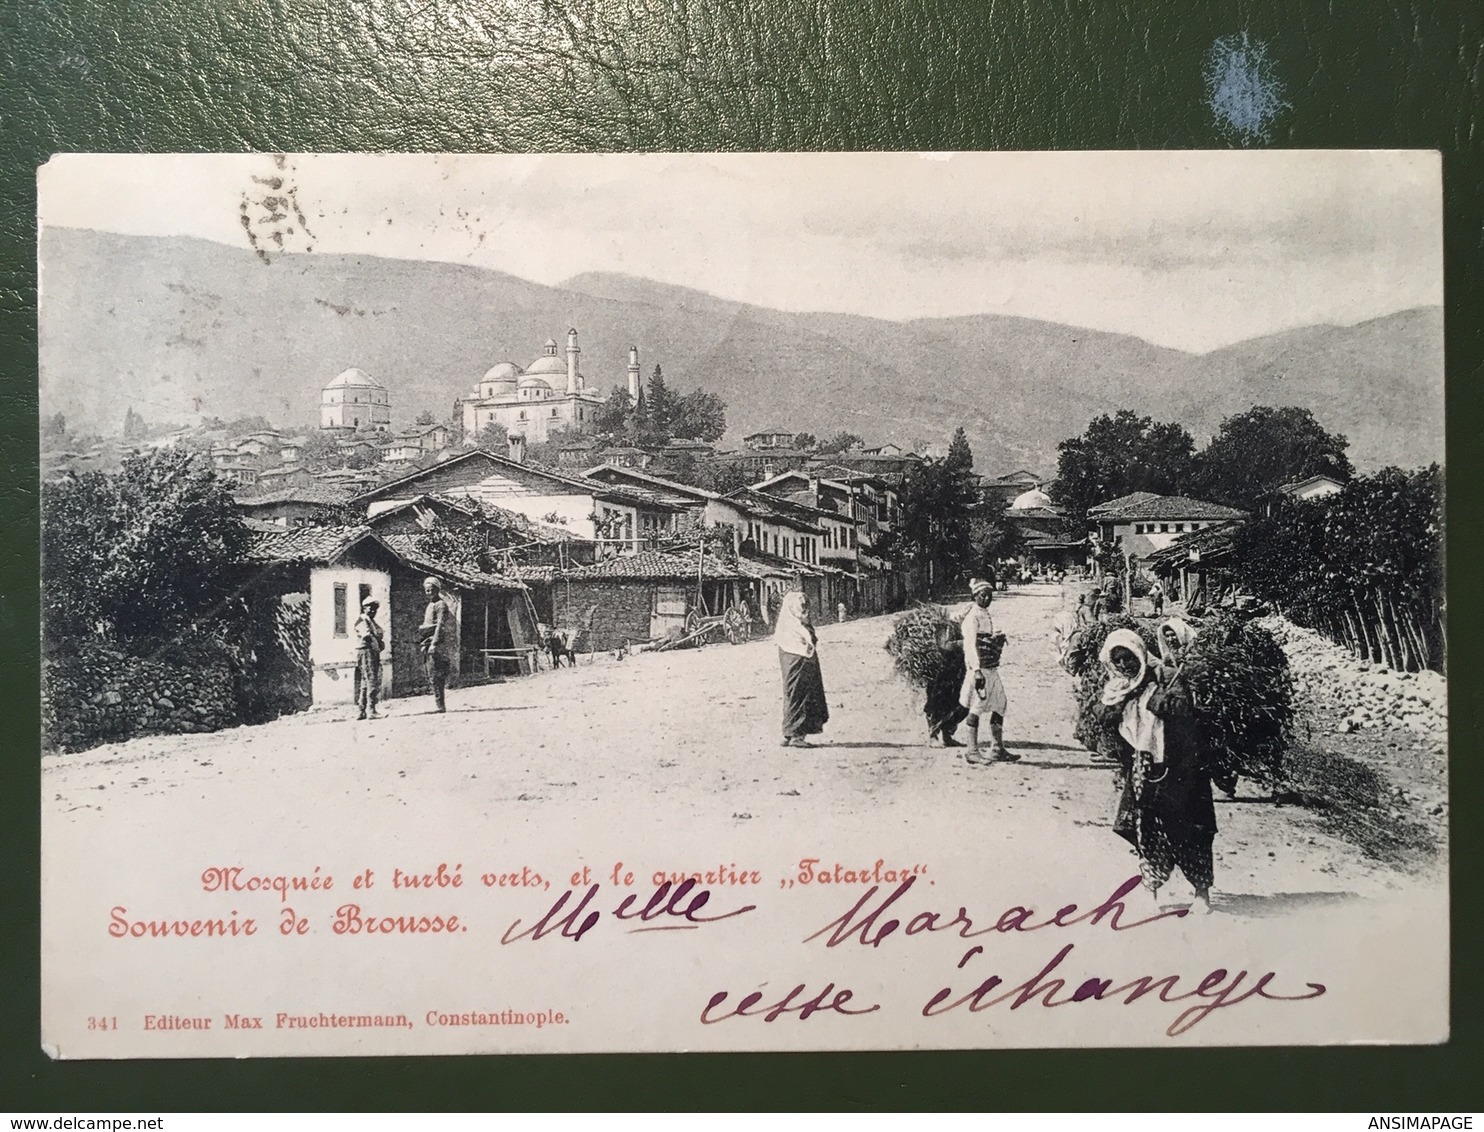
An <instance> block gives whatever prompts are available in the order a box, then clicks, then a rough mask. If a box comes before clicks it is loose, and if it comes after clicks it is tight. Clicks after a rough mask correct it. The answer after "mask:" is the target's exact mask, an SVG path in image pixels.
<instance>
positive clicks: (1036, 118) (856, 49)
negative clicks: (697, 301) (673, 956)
mask: <svg viewBox="0 0 1484 1132" xmlns="http://www.w3.org/2000/svg"><path fill="white" fill-rule="evenodd" d="M1243 32H1246V33H1247V34H1248V36H1249V37H1250V39H1251V40H1252V41H1256V42H1261V43H1263V44H1265V45H1266V50H1267V57H1268V59H1269V61H1270V64H1271V68H1272V72H1273V74H1274V75H1276V76H1277V78H1278V79H1280V80H1281V82H1282V83H1283V86H1284V100H1285V101H1286V103H1287V107H1286V108H1285V109H1283V110H1282V111H1281V112H1280V113H1279V114H1277V115H1276V117H1274V118H1273V120H1272V121H1271V123H1270V125H1269V128H1268V130H1267V133H1266V136H1265V137H1263V138H1248V139H1245V141H1246V143H1247V144H1254V145H1259V144H1260V145H1272V146H1284V147H1349V146H1355V147H1366V148H1374V147H1420V148H1437V149H1441V150H1442V151H1443V152H1444V154H1445V156H1446V165H1445V168H1446V188H1447V287H1448V296H1449V298H1448V335H1449V338H1448V346H1449V375H1450V403H1449V410H1450V427H1449V442H1450V444H1449V448H1450V467H1449V474H1450V486H1451V488H1452V492H1453V494H1452V497H1451V498H1450V507H1451V514H1450V527H1449V533H1450V542H1451V545H1450V568H1451V569H1452V581H1453V586H1452V589H1451V592H1450V615H1451V617H1450V620H1451V626H1450V640H1451V642H1452V644H1453V656H1452V675H1453V681H1454V687H1455V689H1458V691H1457V692H1456V694H1455V699H1454V705H1453V713H1454V721H1455V722H1454V744H1455V745H1454V751H1455V760H1454V765H1455V767H1456V776H1455V780H1454V785H1453V790H1454V800H1453V812H1454V813H1456V814H1461V815H1465V820H1464V821H1463V822H1461V823H1459V825H1458V828H1455V830H1454V844H1453V854H1454V860H1455V861H1457V862H1463V864H1460V865H1458V866H1456V875H1457V876H1458V878H1459V883H1460V884H1461V885H1465V886H1466V887H1463V888H1460V889H1459V890H1458V892H1457V894H1456V896H1455V912H1456V920H1455V925H1454V938H1455V954H1456V959H1455V972H1454V976H1455V978H1454V994H1455V1002H1456V1004H1457V1005H1456V1010H1455V1022H1454V1034H1455V1039H1454V1042H1453V1044H1452V1045H1451V1046H1450V1047H1449V1048H1446V1049H1437V1050H1395V1051H1388V1050H1371V1049H1361V1050H1329V1051H1304V1052H1298V1053H1286V1052H1283V1051H1242V1052H1237V1053H1222V1052H1216V1051H1181V1052H1172V1051H1147V1052H1141V1051H1124V1052H1115V1053H1107V1054H1100V1055H1093V1054H1077V1053H1065V1054H1061V1053H1037V1054H1032V1053H1000V1054H986V1053H957V1054H932V1055H912V1054H890V1055H855V1056H848V1057H847V1056H833V1055H814V1056H799V1057H781V1056H751V1057H727V1058H720V1057H708V1058H704V1059H693V1060H689V1061H684V1062H682V1061H680V1060H678V1059H674V1058H655V1057H646V1058H623V1057H605V1058H529V1059H513V1058H512V1059H444V1060H428V1061H411V1060H407V1061H400V1060H399V1061H395V1062H390V1063H367V1062H355V1061H331V1062H315V1063H299V1064H286V1063H275V1062H238V1063H224V1064H214V1065H211V1066H209V1067H193V1066H181V1065H169V1066H163V1067H162V1066H151V1065H138V1064H134V1065H108V1064H74V1065H56V1064H52V1063H49V1062H47V1061H46V1060H45V1059H44V1058H43V1057H42V1056H41V1055H40V1053H39V1052H38V1049H37V1044H38V1037H37V1023H36V1018H37V990H36V981H35V970H36V947H37V945H36V923H37V913H36V903H37V887H36V880H35V877H36V870H37V860H38V855H37V850H36V838H37V830H36V806H35V798H36V791H37V789H38V776H37V773H36V755H35V752H36V750H37V738H36V737H37V708H36V696H37V693H36V658H35V649H34V646H33V645H32V643H31V642H32V641H33V640H34V639H35V626H36V616H37V614H36V609H37V603H36V569H35V561H36V534H35V522H36V499H35V489H34V484H35V450H36V419H35V388H36V386H35V364H36V363H35V319H34V299H35V292H34V287H35V274H34V252H33V248H34V221H33V217H34V207H35V194H34V180H33V177H34V169H35V167H36V166H37V165H38V164H39V163H40V162H42V161H43V160H45V158H46V157H47V155H48V154H50V153H52V152H56V151H63V150H72V151H100V150H203V151H210V150H244V149H267V150H551V149H559V150H603V149H716V148H724V149H749V150H750V149H867V148H885V149H933V150H943V149H996V148H1016V149H1035V148H1135V147H1159V148H1164V147H1207V146H1228V145H1232V144H1239V143H1241V142H1243V141H1244V139H1242V138H1241V137H1240V136H1238V135H1236V134H1234V133H1233V132H1232V131H1231V130H1230V129H1227V128H1223V126H1222V124H1221V122H1220V121H1219V120H1218V119H1217V117H1216V116H1215V115H1214V114H1213V112H1212V109H1211V106H1210V102H1209V94H1208V90H1207V85H1206V80H1205V78H1204V76H1203V67H1204V66H1205V64H1206V63H1207V61H1208V59H1209V58H1210V53H1211V50H1212V46H1213V44H1215V43H1216V41H1217V40H1218V39H1220V38H1221V37H1228V36H1233V35H1238V34H1240V33H1243ZM0 44H3V50H0V144H3V146H4V151H5V161H4V173H3V175H4V182H3V186H0V397H3V400H0V522H3V523H4V531H5V548H6V550H7V552H8V553H7V554H5V555H3V556H0V642H3V645H4V647H3V649H0V655H4V656H5V658H6V659H5V665H6V667H5V671H4V681H3V685H4V687H5V689H6V694H5V700H4V703H5V706H6V709H7V710H6V712H5V716H4V719H5V726H4V731H3V734H4V735H5V741H4V763H3V765H4V766H5V768H6V774H5V777H4V784H3V791H0V796H3V797H4V798H5V800H6V801H5V810H4V814H5V819H6V820H5V822H4V823H0V824H3V828H4V839H5V840H4V848H5V850H6V853H5V857H4V860H5V864H4V866H3V868H4V873H5V877H6V884H5V888H4V891H5V894H6V895H5V904H4V924H5V930H4V933H3V941H4V955H3V961H4V972H3V977H0V1017H3V1018H4V1019H5V1027H4V1030H5V1034H6V1053H7V1060H6V1064H5V1066H4V1073H3V1076H0V1080H3V1081H6V1082H8V1083H7V1084H5V1085H3V1086H0V1107H6V1106H10V1105H14V1106H16V1107H19V1108H21V1109H40V1110H51V1111H85V1110H88V1109H102V1110H112V1111H128V1110H136V1111H139V1112H141V1113H142V1112H146V1111H148V1110H151V1109H191V1108H206V1109H212V1108H218V1107H225V1108H265V1109H274V1108H284V1107H290V1108H309V1109H314V1108H358V1107H365V1108H388V1107H432V1108H438V1107H460V1108H487V1107H497V1108H498V1107H521V1106H530V1107H536V1108H542V1107H552V1106H556V1107H564V1106H572V1105H585V1106H597V1107H606V1106H620V1107H636V1106H637V1107H652V1108H686V1107H707V1106H721V1107H735V1106H746V1107H804V1108H809V1107H817V1106H829V1107H838V1108H845V1109H857V1108H860V1109H873V1108H882V1107H924V1108H934V1107H987V1108H1017V1107H1028V1108H1041V1107H1054V1108H1062V1107H1077V1108H1092V1109H1104V1108H1120V1109H1121V1108H1128V1107H1152V1108H1190V1107H1207V1106H1217V1107H1225V1108H1263V1109H1268V1108H1273V1107H1290V1108H1292V1107H1299V1108H1307V1107H1325V1108H1339V1109H1346V1110H1350V1109H1375V1108H1383V1109H1384V1108H1389V1107H1390V1106H1397V1107H1398V1109H1400V1108H1402V1107H1406V1108H1409V1109H1413V1110H1419V1111H1420V1110H1427V1109H1433V1110H1436V1109H1438V1108H1440V1107H1445V1106H1448V1105H1453V1106H1465V1107H1471V1108H1475V1109H1477V1108H1478V1107H1479V1098H1480V1095H1481V1094H1480V1089H1479V1084H1478V1081H1479V1072H1478V1068H1477V1067H1478V1065H1480V1064H1484V1046H1481V1042H1480V1022H1479V1009H1478V1004H1479V999H1480V979H1479V976H1478V968H1477V966H1476V964H1475V957H1476V956H1477V955H1478V954H1479V944H1478V942H1477V939H1478V935H1477V932H1478V931H1479V929H1480V924H1479V915H1478V910H1479V900H1478V891H1479V890H1478V880H1477V873H1478V862H1479V861H1480V860H1481V853H1480V842H1479V835H1478V828H1479V823H1478V822H1477V821H1474V820H1471V819H1472V818H1473V816H1474V815H1475V814H1477V813H1478V812H1479V803H1480V781H1481V780H1480V773H1479V764H1480V755H1481V752H1480V750H1479V743H1478V741H1477V724H1478V711H1479V696H1478V692H1477V688H1478V687H1479V684H1478V680H1477V676H1478V673H1479V669H1478V661H1479V653H1480V650H1479V646H1478V643H1477V642H1478V640H1479V632H1478V630H1479V628H1480V619H1479V612H1480V607H1479V601H1478V597H1477V594H1478V591H1479V586H1478V585H1477V582H1478V570H1477V566H1476V565H1474V564H1475V563H1477V562H1478V561H1479V552H1480V537H1479V536H1480V527H1481V524H1480V510H1479V500H1478V498H1477V484H1478V483H1479V475H1480V471H1481V464H1480V458H1479V455H1478V452H1477V448H1478V442H1479V438H1480V436H1481V433H1484V420H1481V417H1480V413H1479V409H1478V401H1479V398H1478V397H1477V396H1476V395H1475V390H1476V388H1477V386H1478V383H1479V380H1480V378H1481V377H1484V366H1481V362H1484V318H1481V317H1480V309H1479V302H1478V299H1477V295H1478V293H1479V292H1480V289H1481V285H1484V271H1481V223H1484V198H1481V193H1480V185H1481V183H1484V155H1481V150H1480V145H1479V136H1478V135H1479V130H1480V128H1481V114H1480V110H1481V100H1484V94H1481V88H1480V67H1481V61H1484V5H1480V4H1479V3H1477V2H1474V3H1435V4H1429V3H1423V2H1420V0H1412V2H1410V3H1408V2H1405V0H1348V2H1332V3H1324V2H1321V0H1282V2H1273V0H1269V2H1265V3H1255V2H1253V3H1207V2H1203V0H1149V2H1140V0H1123V2H1121V3H1120V2H1112V0H1098V2H1094V0H1020V2H1019V3H1014V2H1004V0H977V2H975V0H959V2H947V0H945V2H939V3H933V2H927V0H891V2H882V0H833V2H821V0H793V2H782V0H750V2H749V0H713V2H706V3H702V2H697V0H582V2H570V3H563V2H557V0H489V2H476V0H313V2H305V0H9V2H8V3H7V4H5V6H4V10H3V11H0ZM965 835H966V836H972V832H971V831H966V833H965ZM1398 1008H1399V1009H1401V1008H1404V1004H1398ZM638 1024H641V1025H642V1022H640V1023H638ZM1088 1037H1089V1040H1090V1041H1094V1042H1095V1041H1096V1040H1097V1035H1096V1034H1095V1033H1093V1034H1089V1035H1088Z"/></svg>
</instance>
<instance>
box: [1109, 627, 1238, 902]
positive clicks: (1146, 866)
mask: <svg viewBox="0 0 1484 1132" xmlns="http://www.w3.org/2000/svg"><path fill="white" fill-rule="evenodd" d="M1098 659H1099V660H1100V661H1101V662H1102V665H1103V667H1104V669H1106V670H1107V673H1108V679H1107V683H1106V684H1105V685H1104V687H1103V696H1102V700H1103V703H1104V704H1105V705H1106V706H1107V707H1108V708H1110V709H1116V710H1118V712H1119V721H1118V733H1119V735H1121V736H1122V737H1123V739H1124V740H1125V741H1126V742H1127V743H1128V745H1129V747H1130V748H1132V750H1133V758H1132V761H1131V765H1130V767H1129V771H1128V773H1127V774H1126V775H1125V776H1124V784H1123V795H1122V797H1121V798H1120V799H1119V803H1118V814H1117V816H1116V817H1115V819H1114V822H1113V831H1114V832H1115V833H1117V834H1118V835H1119V836H1120V837H1123V838H1124V839H1125V840H1127V841H1128V842H1129V843H1130V844H1131V845H1133V847H1134V850H1135V852H1137V853H1138V855H1139V873H1140V875H1141V876H1142V877H1143V878H1144V884H1145V887H1147V888H1148V889H1149V891H1150V892H1151V893H1152V894H1153V895H1154V897H1155V899H1156V900H1157V899H1158V897H1159V890H1160V887H1161V886H1162V885H1163V884H1164V883H1165V882H1166V881H1168V880H1169V879H1170V874H1171V872H1172V871H1173V870H1174V869H1176V868H1178V869H1179V870H1180V871H1181V872H1182V873H1183V874H1184V875H1185V879H1186V880H1187V881H1189V882H1190V885H1191V887H1192V888H1194V889H1195V903H1194V904H1193V905H1192V908H1191V910H1192V911H1195V912H1201V913H1205V912H1209V911H1210V910H1211V883H1212V880H1213V874H1214V864H1213V860H1212V848H1211V847H1212V842H1213V841H1214V840H1215V838H1216V807H1215V806H1214V805H1213V804H1212V802H1211V774H1210V770H1209V769H1208V767H1207V765H1206V759H1205V757H1204V753H1203V751H1202V749H1201V744H1200V740H1199V737H1198V736H1197V733H1196V727H1195V718H1194V716H1193V715H1192V713H1191V708H1190V693H1189V690H1188V689H1187V688H1186V685H1185V680H1184V677H1183V676H1181V674H1180V672H1179V670H1178V669H1177V668H1166V667H1162V666H1160V665H1157V664H1153V663H1151V661H1150V657H1149V652H1148V650H1147V649H1146V648H1145V647H1144V642H1143V640H1142V639H1141V638H1140V637H1139V635H1138V634H1137V633H1135V632H1134V631H1133V630H1131V629H1115V630H1114V631H1113V632H1111V633H1109V634H1108V638H1107V640H1105V641H1104V642H1103V648H1102V651H1101V653H1100V654H1099V656H1098Z"/></svg>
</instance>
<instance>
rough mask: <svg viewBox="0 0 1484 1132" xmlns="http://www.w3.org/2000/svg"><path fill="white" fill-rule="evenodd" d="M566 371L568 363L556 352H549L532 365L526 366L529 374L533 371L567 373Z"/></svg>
mask: <svg viewBox="0 0 1484 1132" xmlns="http://www.w3.org/2000/svg"><path fill="white" fill-rule="evenodd" d="M566 372H567V363H566V362H565V361H564V360H562V359H561V358H559V357H557V356H556V355H555V354H547V355H545V356H544V357H540V358H537V359H536V360H535V361H534V362H532V363H531V364H530V365H528V366H526V373H527V374H532V373H560V374H565V373H566Z"/></svg>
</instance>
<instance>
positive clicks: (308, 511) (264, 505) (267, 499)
mask: <svg viewBox="0 0 1484 1132" xmlns="http://www.w3.org/2000/svg"><path fill="white" fill-rule="evenodd" d="M352 494H353V491H352V489H350V488H347V487H343V486H337V485H335V484H331V483H323V482H320V481H317V480H311V481H310V482H309V483H308V484H290V485H285V486H283V487H279V488H274V489H272V490H269V491H262V490H257V491H253V492H250V493H249V492H238V493H237V494H236V495H235V496H234V497H233V498H234V499H235V500H236V502H237V508H238V510H240V511H241V512H242V514H243V515H244V516H246V517H247V518H250V519H256V520H258V521H259V522H262V523H271V524H272V525H274V526H276V527H284V528H288V527H302V526H305V525H307V524H309V523H311V522H313V521H315V519H316V518H318V517H319V516H321V515H322V514H323V513H324V511H325V508H327V507H337V506H340V505H342V504H344V503H345V502H346V501H347V500H349V499H350V497H351V495H352Z"/></svg>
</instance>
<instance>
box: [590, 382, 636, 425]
mask: <svg viewBox="0 0 1484 1132" xmlns="http://www.w3.org/2000/svg"><path fill="white" fill-rule="evenodd" d="M633 417H634V400H633V398H632V397H630V396H629V391H628V390H627V389H625V388H624V387H623V386H622V385H615V386H614V387H613V389H612V391H611V392H609V394H608V400H607V401H605V402H604V403H603V407H602V408H601V409H599V410H598V414H597V416H596V418H594V420H593V427H594V428H596V429H597V430H598V431H599V432H606V433H608V434H610V435H618V434H621V433H625V432H627V431H629V429H630V427H631V426H632V424H633Z"/></svg>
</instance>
